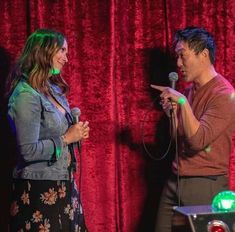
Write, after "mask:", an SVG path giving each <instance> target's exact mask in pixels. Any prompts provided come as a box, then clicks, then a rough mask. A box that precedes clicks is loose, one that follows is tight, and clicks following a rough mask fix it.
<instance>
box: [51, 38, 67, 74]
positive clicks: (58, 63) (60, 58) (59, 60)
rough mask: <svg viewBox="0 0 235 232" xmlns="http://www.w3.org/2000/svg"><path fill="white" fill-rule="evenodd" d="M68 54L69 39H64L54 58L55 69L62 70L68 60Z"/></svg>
mask: <svg viewBox="0 0 235 232" xmlns="http://www.w3.org/2000/svg"><path fill="white" fill-rule="evenodd" d="M67 54H68V44H67V41H66V40H64V44H63V46H62V47H61V48H60V50H59V51H58V52H57V53H56V54H55V55H54V57H53V58H52V63H53V64H52V65H53V69H54V70H58V71H61V69H62V68H63V66H64V65H65V63H66V62H68V57H67Z"/></svg>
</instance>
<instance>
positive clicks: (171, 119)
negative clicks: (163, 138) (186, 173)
mask: <svg viewBox="0 0 235 232" xmlns="http://www.w3.org/2000/svg"><path fill="white" fill-rule="evenodd" d="M157 99H158V98H155V99H154V100H153V102H152V105H151V106H150V107H149V109H148V110H147V111H146V113H145V114H144V117H143V120H142V123H141V137H142V144H143V147H144V150H145V152H146V153H147V154H148V156H149V157H150V158H151V159H152V160H155V161H161V160H163V159H164V158H166V156H167V155H168V153H169V151H170V148H171V145H172V141H173V137H174V139H175V160H176V165H177V193H178V206H180V205H181V203H180V199H181V190H180V175H179V152H178V133H177V127H176V118H175V115H174V113H173V110H171V111H170V117H169V122H170V142H169V144H168V147H167V150H166V152H165V153H163V155H161V156H160V157H159V158H157V157H155V156H154V155H152V154H151V152H150V151H149V150H148V148H147V146H146V144H145V140H144V124H145V122H146V117H147V115H148V114H149V112H150V111H151V110H152V109H153V107H154V103H155V102H156V100H157ZM173 132H175V134H174V136H172V133H173Z"/></svg>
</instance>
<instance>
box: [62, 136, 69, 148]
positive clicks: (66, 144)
mask: <svg viewBox="0 0 235 232" xmlns="http://www.w3.org/2000/svg"><path fill="white" fill-rule="evenodd" d="M60 137H61V139H62V142H63V147H66V146H68V142H67V139H66V135H61V136H60Z"/></svg>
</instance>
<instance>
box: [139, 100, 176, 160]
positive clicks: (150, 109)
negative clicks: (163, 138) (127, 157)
mask: <svg viewBox="0 0 235 232" xmlns="http://www.w3.org/2000/svg"><path fill="white" fill-rule="evenodd" d="M156 100H158V97H157V98H155V99H154V100H153V102H152V104H151V105H150V107H149V109H148V110H147V111H146V113H145V114H144V117H143V120H142V123H141V129H140V130H141V137H142V144H143V147H144V150H145V152H146V153H147V154H148V156H149V157H150V158H151V159H152V160H155V161H160V160H163V159H164V158H165V157H166V156H167V154H168V153H169V151H170V148H171V144H172V136H170V142H169V144H168V147H167V149H166V151H165V152H164V153H163V155H161V156H160V157H159V158H157V157H155V156H154V155H152V154H151V152H150V151H149V149H148V148H147V146H146V143H145V140H144V124H145V122H146V117H147V115H148V114H149V112H150V111H152V109H153V107H154V103H155V102H156ZM171 122H172V120H170V123H171ZM170 128H171V125H170ZM170 130H171V129H170ZM170 133H171V131H170Z"/></svg>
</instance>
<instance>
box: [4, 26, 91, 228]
mask: <svg viewBox="0 0 235 232" xmlns="http://www.w3.org/2000/svg"><path fill="white" fill-rule="evenodd" d="M67 53H68V45H67V41H66V39H65V37H64V36H63V35H62V34H61V33H59V32H56V31H53V30H49V29H39V30H36V31H35V32H34V33H32V34H31V35H30V36H29V38H28V39H27V42H26V44H25V47H24V49H23V52H22V54H21V56H20V58H19V60H18V62H17V64H16V67H15V69H14V70H13V71H12V73H11V74H10V76H9V81H8V91H7V96H8V99H9V100H8V117H9V121H10V124H11V127H12V130H13V131H14V134H15V136H16V141H17V162H16V165H15V167H14V171H13V188H12V190H13V191H12V193H13V196H12V197H13V198H12V202H11V212H10V231H48V232H49V231H53V232H59V231H65V232H68V231H86V227H85V225H84V220H83V214H82V210H81V206H80V201H79V194H78V192H77V189H76V184H75V180H74V178H73V173H74V171H75V167H76V159H75V155H74V149H73V145H74V143H77V142H78V141H80V140H83V139H86V138H88V137H89V126H88V122H87V121H85V122H77V123H73V117H72V115H71V111H70V108H69V104H68V101H67V99H66V95H67V93H68V90H69V87H68V85H67V83H66V82H65V80H64V79H63V78H62V76H61V75H60V71H61V69H62V68H63V66H64V65H65V63H67V61H68V58H67Z"/></svg>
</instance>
